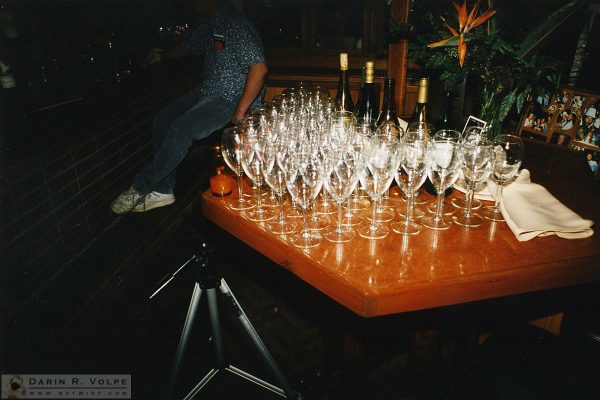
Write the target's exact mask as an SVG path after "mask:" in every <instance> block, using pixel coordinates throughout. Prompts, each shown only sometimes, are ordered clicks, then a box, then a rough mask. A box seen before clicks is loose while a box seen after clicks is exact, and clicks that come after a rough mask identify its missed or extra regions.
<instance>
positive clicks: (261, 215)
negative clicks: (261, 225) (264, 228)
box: [242, 208, 275, 222]
mask: <svg viewBox="0 0 600 400" xmlns="http://www.w3.org/2000/svg"><path fill="white" fill-rule="evenodd" d="M242 215H243V216H244V217H246V218H248V219H249V220H250V221H254V222H264V221H268V220H270V219H273V218H275V211H274V210H271V209H269V208H266V209H265V208H260V209H259V208H254V209H252V210H246V211H243V212H242Z"/></svg>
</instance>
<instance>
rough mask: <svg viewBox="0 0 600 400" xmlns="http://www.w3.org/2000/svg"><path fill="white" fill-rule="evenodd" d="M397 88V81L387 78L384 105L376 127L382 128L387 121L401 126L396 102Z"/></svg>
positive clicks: (384, 89)
mask: <svg viewBox="0 0 600 400" xmlns="http://www.w3.org/2000/svg"><path fill="white" fill-rule="evenodd" d="M395 87H396V80H395V79H394V78H385V83H384V85H383V104H382V106H381V112H380V113H379V118H378V119H377V123H376V126H380V125H381V124H382V123H383V122H385V121H391V122H393V123H394V124H396V125H397V126H399V125H400V121H399V120H398V116H397V115H396V102H395V100H394V97H395V96H394V93H395Z"/></svg>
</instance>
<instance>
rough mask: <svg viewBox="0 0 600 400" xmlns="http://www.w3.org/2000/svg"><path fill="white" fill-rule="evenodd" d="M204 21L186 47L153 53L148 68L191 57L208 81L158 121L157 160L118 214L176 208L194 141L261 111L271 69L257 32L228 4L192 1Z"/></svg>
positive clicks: (117, 207)
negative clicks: (180, 169)
mask: <svg viewBox="0 0 600 400" xmlns="http://www.w3.org/2000/svg"><path fill="white" fill-rule="evenodd" d="M193 4H194V8H195V11H198V12H199V13H200V15H201V17H202V18H201V20H200V21H199V23H198V24H197V25H196V26H195V28H194V30H193V31H192V33H191V35H190V37H189V39H188V41H187V43H182V44H180V45H179V46H177V47H175V48H173V49H171V50H169V51H165V52H163V53H158V52H152V53H150V55H149V56H148V60H147V61H148V63H150V64H152V63H155V62H158V61H160V60H162V59H168V58H172V57H180V56H183V55H186V54H188V53H190V52H192V53H194V54H197V55H200V56H202V57H203V59H204V81H203V83H202V85H201V86H200V87H199V88H197V89H195V90H193V91H192V92H191V93H188V94H186V95H184V96H183V97H181V98H179V99H177V100H176V101H175V102H174V103H173V104H171V105H169V106H168V107H167V108H165V109H164V110H162V111H160V112H159V113H158V114H157V115H156V116H155V117H154V126H153V134H154V157H153V159H152V161H151V162H150V163H149V164H148V165H146V166H145V167H144V168H143V169H142V170H141V171H140V172H139V173H138V174H137V176H136V177H135V179H134V180H133V184H132V186H131V187H130V188H129V189H127V190H125V191H124V192H123V193H121V194H120V195H119V196H118V197H117V198H116V199H115V200H114V201H113V202H112V204H111V209H112V210H113V212H115V213H116V214H126V213H128V212H131V211H133V212H144V211H148V210H151V209H153V208H156V207H162V206H166V205H169V204H172V203H174V202H175V196H174V194H173V189H174V186H175V169H176V168H177V166H178V165H179V164H180V163H181V161H183V159H184V158H185V156H186V154H187V151H188V149H189V148H190V146H191V145H192V143H193V141H194V140H197V139H203V138H206V137H207V136H209V135H210V134H211V133H212V132H214V131H216V130H218V129H220V128H222V127H224V126H225V125H227V123H229V122H233V123H237V122H238V121H240V120H242V119H243V118H244V116H245V115H246V113H247V112H248V110H249V109H250V108H252V107H257V106H258V105H260V96H259V95H260V94H261V93H262V91H263V87H264V83H265V80H266V76H267V66H266V63H265V58H264V55H263V47H262V43H261V40H260V37H259V34H258V32H257V31H256V29H255V28H254V27H253V26H252V24H251V23H250V22H249V21H248V20H247V19H246V17H244V15H243V14H241V13H240V12H239V11H238V10H237V9H236V8H234V7H233V6H231V5H230V4H228V3H227V2H226V0H193Z"/></svg>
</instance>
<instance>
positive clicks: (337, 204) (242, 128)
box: [222, 84, 523, 248]
mask: <svg viewBox="0 0 600 400" xmlns="http://www.w3.org/2000/svg"><path fill="white" fill-rule="evenodd" d="M222 151H223V156H224V159H225V161H226V162H227V164H228V165H229V167H230V168H231V170H232V171H233V172H234V173H235V174H236V176H237V179H238V185H237V186H238V195H237V196H236V197H234V198H232V199H229V200H227V201H228V203H227V205H228V206H229V207H230V208H231V209H233V210H238V211H240V213H241V214H242V215H243V216H244V217H245V218H247V219H249V220H252V221H256V222H258V223H261V224H264V227H265V228H266V229H268V230H269V231H271V232H273V233H275V234H279V235H286V239H287V240H288V241H289V242H290V243H291V244H293V245H294V246H297V247H300V248H310V247H315V246H318V245H319V244H320V243H321V242H322V241H323V240H328V241H331V242H335V243H342V242H348V241H351V240H353V239H354V238H355V237H356V236H357V235H358V236H361V237H364V238H368V239H381V238H384V237H386V236H388V235H389V234H390V232H395V233H398V234H401V235H414V234H417V233H419V232H420V231H421V229H422V228H423V227H426V228H429V229H435V230H442V229H448V228H450V227H451V226H452V225H453V224H454V223H456V224H460V225H463V226H467V227H473V226H477V225H479V224H480V223H481V220H482V217H481V216H480V215H478V214H476V213H475V211H476V209H477V207H474V206H476V204H474V198H473V197H474V196H473V194H474V192H475V190H476V188H477V186H478V184H480V183H481V182H485V181H487V180H488V178H490V177H493V179H494V180H495V181H496V182H497V187H498V193H497V195H496V204H495V205H494V206H493V207H488V208H486V209H485V210H483V212H482V214H483V215H484V216H485V217H486V218H489V219H491V220H494V221H501V220H502V214H501V212H500V208H499V201H500V198H501V191H502V186H503V185H504V184H506V183H507V182H508V181H509V180H510V179H511V178H512V177H513V176H514V175H515V174H516V172H517V171H518V169H519V166H520V164H521V160H522V158H523V144H522V142H521V140H520V138H518V137H516V136H512V135H500V136H498V137H497V138H495V139H494V140H493V141H492V140H490V139H488V138H487V137H486V135H485V131H484V130H480V132H474V131H469V134H467V135H465V136H464V137H463V136H462V135H461V134H460V133H459V132H457V131H453V130H440V131H437V132H435V131H434V128H433V126H431V125H427V124H409V125H408V127H407V129H406V131H404V130H403V129H402V128H400V127H399V126H395V125H394V126H390V122H389V121H386V122H385V123H384V124H382V125H381V126H375V123H374V121H371V120H367V121H365V120H357V119H356V118H355V116H354V115H353V114H352V113H350V112H347V111H343V110H341V107H340V105H339V104H338V103H336V102H335V101H334V100H332V99H331V98H330V97H329V93H328V91H327V90H326V89H323V88H321V87H318V86H317V87H314V86H307V85H304V84H299V85H298V86H297V87H295V88H290V89H287V90H285V91H284V92H283V93H282V94H281V95H278V96H275V97H274V99H273V101H272V102H271V104H269V105H264V106H263V107H261V108H260V109H258V110H256V111H255V112H253V113H252V115H251V116H250V117H248V118H247V119H246V120H244V121H243V123H241V124H239V125H238V126H236V127H234V128H230V129H228V130H226V131H225V132H224V134H223V138H222ZM244 174H245V175H246V176H247V177H248V178H249V179H250V181H251V182H252V186H253V193H252V195H249V194H247V193H245V192H244V187H245V185H244V181H243V179H242V178H243V175H244ZM460 176H462V178H463V179H464V181H465V182H466V185H467V193H466V196H465V200H464V201H463V203H464V204H459V205H458V206H452V205H447V204H446V205H445V204H444V193H445V191H446V190H447V189H448V188H449V187H450V186H452V185H453V184H454V183H455V181H456V180H457V179H458V178H459V177H460ZM427 178H429V180H430V181H431V182H432V184H433V187H434V188H435V191H436V193H437V198H436V201H435V203H434V204H435V205H434V206H433V207H432V208H430V210H431V211H432V212H428V211H423V210H422V209H421V208H420V207H419V206H420V201H419V198H420V195H419V190H420V188H421V186H422V185H423V183H424V182H425V180H426V179H427ZM393 181H395V182H396V183H397V185H398V187H399V188H400V189H401V190H402V194H403V196H402V198H401V197H400V196H396V199H394V198H392V197H393V196H390V186H391V185H392V182H393ZM265 184H266V185H265ZM265 186H266V187H267V188H268V190H264V187H265ZM288 194H289V196H287V195H288ZM369 207H370V208H371V209H370V211H368V210H367V209H368V208H369ZM458 207H460V208H458ZM450 208H451V209H455V210H457V211H456V212H455V213H454V214H455V215H454V216H452V217H450V216H449V214H450V212H449V211H448V209H450ZM363 212H364V214H363ZM300 218H301V221H302V222H301V223H299V222H300ZM394 220H395V221H394ZM390 221H394V222H391V223H389V224H388V222H390Z"/></svg>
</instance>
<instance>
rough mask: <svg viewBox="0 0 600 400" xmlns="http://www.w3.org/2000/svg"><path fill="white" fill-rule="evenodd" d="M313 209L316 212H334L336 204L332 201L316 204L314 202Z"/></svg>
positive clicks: (326, 213) (327, 213)
mask: <svg viewBox="0 0 600 400" xmlns="http://www.w3.org/2000/svg"><path fill="white" fill-rule="evenodd" d="M313 210H314V212H316V213H317V214H325V215H329V214H335V213H336V212H337V205H336V204H335V203H334V202H332V201H328V202H326V203H325V202H318V203H317V204H315V206H314V208H313Z"/></svg>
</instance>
